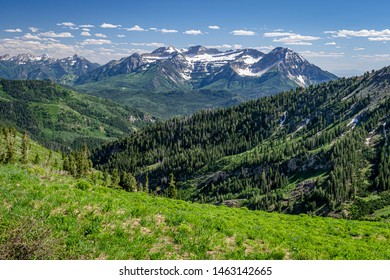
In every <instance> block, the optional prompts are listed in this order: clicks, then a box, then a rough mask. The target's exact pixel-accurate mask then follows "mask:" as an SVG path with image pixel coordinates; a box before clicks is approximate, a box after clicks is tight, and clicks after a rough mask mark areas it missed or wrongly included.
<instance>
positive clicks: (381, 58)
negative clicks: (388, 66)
mask: <svg viewBox="0 0 390 280" xmlns="http://www.w3.org/2000/svg"><path fill="white" fill-rule="evenodd" d="M352 57H356V58H360V59H367V60H374V61H389V60H390V54H387V53H386V54H365V55H361V54H360V55H356V56H352Z"/></svg>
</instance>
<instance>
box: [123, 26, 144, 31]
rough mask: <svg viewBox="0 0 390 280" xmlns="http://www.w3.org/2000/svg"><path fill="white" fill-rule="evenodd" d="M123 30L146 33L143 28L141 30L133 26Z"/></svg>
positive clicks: (139, 27)
mask: <svg viewBox="0 0 390 280" xmlns="http://www.w3.org/2000/svg"><path fill="white" fill-rule="evenodd" d="M124 29H125V30H127V31H140V32H143V31H146V30H145V29H144V28H142V27H141V26H139V25H134V26H133V27H130V28H124Z"/></svg>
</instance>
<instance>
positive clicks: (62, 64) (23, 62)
mask: <svg viewBox="0 0 390 280" xmlns="http://www.w3.org/2000/svg"><path fill="white" fill-rule="evenodd" d="M99 66H100V65H99V64H96V63H92V62H90V61H88V60H87V59H85V58H84V57H82V56H78V55H73V56H70V57H67V58H63V59H54V58H52V57H50V56H48V55H47V54H43V55H40V56H34V55H31V54H28V53H26V54H19V55H17V56H10V55H3V56H0V77H2V78H6V79H14V80H26V79H28V80H43V79H50V80H53V81H55V82H60V83H64V84H72V83H73V81H74V79H75V78H76V77H79V76H80V75H84V74H86V73H88V72H89V71H92V70H94V69H96V68H98V67H99Z"/></svg>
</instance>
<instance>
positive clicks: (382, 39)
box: [368, 36, 390, 42]
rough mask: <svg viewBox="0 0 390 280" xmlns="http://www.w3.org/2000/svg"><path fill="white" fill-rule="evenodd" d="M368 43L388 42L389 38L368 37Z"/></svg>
mask: <svg viewBox="0 0 390 280" xmlns="http://www.w3.org/2000/svg"><path fill="white" fill-rule="evenodd" d="M368 40H369V41H377V42H383V41H390V36H389V37H368Z"/></svg>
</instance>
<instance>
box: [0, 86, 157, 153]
mask: <svg viewBox="0 0 390 280" xmlns="http://www.w3.org/2000/svg"><path fill="white" fill-rule="evenodd" d="M0 120H1V126H4V125H7V126H13V127H15V128H17V129H18V130H19V131H24V130H26V131H28V132H29V133H30V135H31V137H32V138H33V139H36V140H37V141H39V142H40V143H43V144H45V145H46V146H48V147H52V148H56V149H58V148H61V149H63V150H68V149H70V148H73V149H74V148H79V147H81V146H82V145H83V144H88V145H89V147H90V148H93V147H95V146H97V145H99V144H101V143H104V142H107V141H110V140H114V139H117V138H118V137H121V136H124V135H128V134H129V133H132V132H133V131H135V130H137V129H139V128H140V127H142V126H145V125H147V124H149V123H151V122H153V121H154V119H153V118H150V117H149V116H148V115H145V114H144V113H142V112H140V111H138V110H137V109H134V108H131V107H128V106H124V105H120V104H117V103H114V102H112V101H109V100H104V99H101V98H97V97H94V96H90V95H85V94H81V93H78V92H76V91H72V90H68V89H65V88H63V87H61V86H59V85H57V84H54V83H52V82H50V81H18V80H4V79H0Z"/></svg>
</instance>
